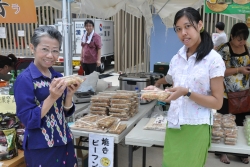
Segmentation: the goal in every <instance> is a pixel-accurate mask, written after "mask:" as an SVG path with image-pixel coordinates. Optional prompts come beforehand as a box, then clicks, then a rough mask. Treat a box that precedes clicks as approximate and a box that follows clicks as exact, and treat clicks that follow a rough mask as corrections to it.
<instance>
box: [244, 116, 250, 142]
mask: <svg viewBox="0 0 250 167" xmlns="http://www.w3.org/2000/svg"><path fill="white" fill-rule="evenodd" d="M244 133H245V136H246V139H247V144H248V145H249V146H250V116H246V119H245V121H244Z"/></svg>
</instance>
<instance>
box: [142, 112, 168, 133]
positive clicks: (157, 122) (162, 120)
mask: <svg viewBox="0 0 250 167" xmlns="http://www.w3.org/2000/svg"><path fill="white" fill-rule="evenodd" d="M166 124H167V117H166V116H165V115H162V114H161V115H159V114H156V115H154V116H153V117H152V118H150V119H149V121H148V123H147V124H146V125H145V126H144V128H143V129H145V130H159V131H164V130H166Z"/></svg>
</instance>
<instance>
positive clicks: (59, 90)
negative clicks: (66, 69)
mask: <svg viewBox="0 0 250 167" xmlns="http://www.w3.org/2000/svg"><path fill="white" fill-rule="evenodd" d="M66 87H67V85H66V83H65V82H64V79H61V78H54V79H53V80H52V82H51V83H50V86H49V92H50V97H51V98H52V99H54V100H57V99H58V98H59V97H61V96H62V94H63V92H64V90H65V89H66Z"/></svg>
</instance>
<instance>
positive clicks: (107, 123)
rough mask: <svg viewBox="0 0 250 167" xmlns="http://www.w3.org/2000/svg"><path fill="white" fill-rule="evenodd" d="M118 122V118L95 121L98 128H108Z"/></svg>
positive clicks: (108, 117)
mask: <svg viewBox="0 0 250 167" xmlns="http://www.w3.org/2000/svg"><path fill="white" fill-rule="evenodd" d="M119 121H120V120H119V119H118V118H114V117H110V116H105V117H102V118H100V119H99V120H97V122H96V123H97V126H98V127H99V128H109V127H110V126H111V125H112V124H113V123H115V122H119Z"/></svg>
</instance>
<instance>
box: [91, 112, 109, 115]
mask: <svg viewBox="0 0 250 167" xmlns="http://www.w3.org/2000/svg"><path fill="white" fill-rule="evenodd" d="M90 114H94V115H103V116H106V115H108V114H107V112H106V111H90Z"/></svg>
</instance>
